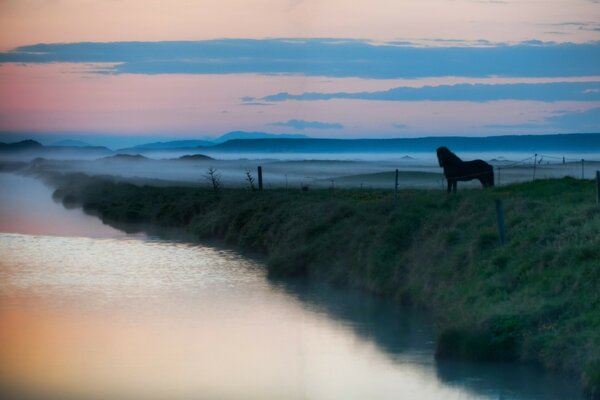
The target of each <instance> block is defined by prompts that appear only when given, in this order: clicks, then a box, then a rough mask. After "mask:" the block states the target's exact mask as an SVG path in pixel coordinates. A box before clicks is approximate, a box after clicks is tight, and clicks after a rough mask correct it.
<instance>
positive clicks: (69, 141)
mask: <svg viewBox="0 0 600 400" xmlns="http://www.w3.org/2000/svg"><path fill="white" fill-rule="evenodd" d="M52 146H60V147H65V146H66V147H93V146H92V145H91V144H89V143H86V142H82V141H81V140H73V139H65V140H59V141H58V142H54V143H52Z"/></svg>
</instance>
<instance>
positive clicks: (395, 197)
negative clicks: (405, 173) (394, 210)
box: [394, 168, 398, 203]
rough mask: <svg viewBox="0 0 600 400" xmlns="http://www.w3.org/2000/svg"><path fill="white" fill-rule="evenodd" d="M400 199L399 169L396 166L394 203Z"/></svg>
mask: <svg viewBox="0 0 600 400" xmlns="http://www.w3.org/2000/svg"><path fill="white" fill-rule="evenodd" d="M397 200H398V169H397V168H396V180H395V183H394V203H395V202H396V201H397Z"/></svg>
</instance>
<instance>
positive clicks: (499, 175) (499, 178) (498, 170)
mask: <svg viewBox="0 0 600 400" xmlns="http://www.w3.org/2000/svg"><path fill="white" fill-rule="evenodd" d="M497 169H498V186H500V170H501V169H502V168H500V166H498V168H497Z"/></svg>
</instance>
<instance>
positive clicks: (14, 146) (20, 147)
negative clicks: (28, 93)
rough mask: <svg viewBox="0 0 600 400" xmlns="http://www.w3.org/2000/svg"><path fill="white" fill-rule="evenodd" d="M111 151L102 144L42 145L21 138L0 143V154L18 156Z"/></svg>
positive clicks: (97, 154) (88, 153) (65, 155)
mask: <svg viewBox="0 0 600 400" xmlns="http://www.w3.org/2000/svg"><path fill="white" fill-rule="evenodd" d="M112 153H113V151H112V150H110V149H108V148H106V147H102V146H85V147H79V146H44V145H43V144H41V143H39V142H36V141H35V140H22V141H20V142H15V143H0V154H2V155H3V156H11V155H14V156H19V157H31V158H35V157H52V158H60V157H66V158H76V157H93V156H95V157H98V156H102V155H107V154H112Z"/></svg>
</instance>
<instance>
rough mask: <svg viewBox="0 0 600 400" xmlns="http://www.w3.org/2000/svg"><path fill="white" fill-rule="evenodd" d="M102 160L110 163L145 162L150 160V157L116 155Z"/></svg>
mask: <svg viewBox="0 0 600 400" xmlns="http://www.w3.org/2000/svg"><path fill="white" fill-rule="evenodd" d="M101 160H108V161H145V160H149V158H148V157H144V156H142V155H140V154H115V155H114V156H108V157H103V158H101Z"/></svg>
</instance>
